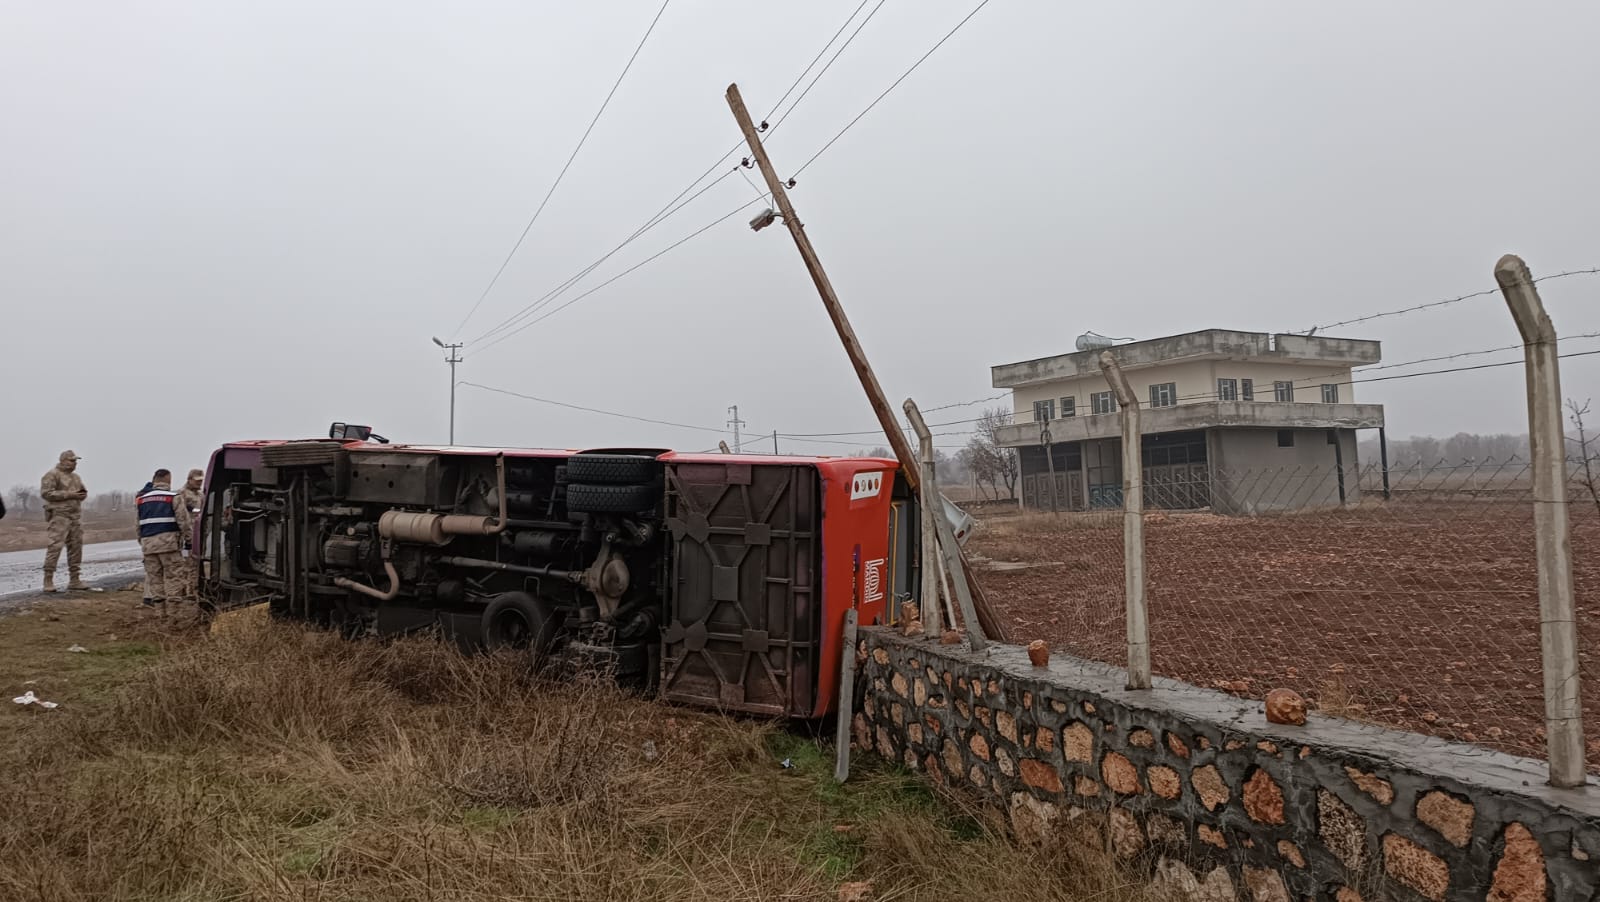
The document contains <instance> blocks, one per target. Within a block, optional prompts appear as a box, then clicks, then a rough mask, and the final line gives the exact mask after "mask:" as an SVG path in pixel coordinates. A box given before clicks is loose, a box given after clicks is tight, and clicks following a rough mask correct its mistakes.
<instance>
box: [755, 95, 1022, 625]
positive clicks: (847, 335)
mask: <svg viewBox="0 0 1600 902" xmlns="http://www.w3.org/2000/svg"><path fill="white" fill-rule="evenodd" d="M727 97H728V108H729V109H731V110H733V117H734V118H735V119H737V120H738V121H739V130H740V131H742V132H744V138H745V142H746V143H747V144H749V145H750V153H751V155H752V156H754V157H755V162H756V165H757V166H759V167H760V169H761V176H762V178H764V179H766V182H767V189H768V190H769V191H771V192H772V199H773V200H774V201H776V202H777V204H778V212H779V213H780V214H781V215H782V216H783V224H784V226H786V227H787V228H788V229H789V234H790V235H792V236H794V243H795V246H796V247H798V248H799V249H800V258H801V260H803V261H805V266H806V271H807V272H809V273H810V274H811V281H812V282H813V283H815V284H816V286H817V293H818V294H820V295H821V296H822V306H823V307H824V308H825V309H826V310H827V311H828V318H829V319H830V320H832V321H833V328H834V331H836V332H838V334H839V340H840V341H841V342H843V343H844V352H845V355H846V356H847V357H849V358H850V366H851V367H853V368H854V369H855V371H856V378H858V379H860V380H861V387H862V389H864V390H865V391H866V393H867V402H868V403H870V404H871V405H872V412H873V413H874V414H876V415H877V417H878V425H880V426H882V427H883V433H884V436H885V437H887V438H888V439H889V447H890V448H892V449H894V456H895V459H897V460H899V461H900V474H901V476H902V477H903V478H904V479H905V481H906V484H907V485H908V486H910V488H911V490H912V491H918V487H919V485H920V483H921V479H920V478H919V475H920V474H919V472H918V463H917V455H916V452H914V451H913V450H912V449H911V442H910V441H908V440H907V439H906V436H905V433H904V432H903V431H901V429H900V424H899V421H898V420H896V419H895V415H894V410H893V409H892V408H890V407H889V399H888V398H887V397H885V396H884V393H883V386H881V385H879V384H878V377H877V375H875V374H874V373H873V372H872V365H871V364H869V363H868V362H867V352H866V351H865V350H864V349H863V348H862V347H861V341H860V339H858V338H856V332H855V330H854V329H852V328H851V327H850V320H849V319H847V318H846V317H845V315H844V306H843V305H841V304H840V303H839V296H838V295H837V294H835V293H834V290H833V283H832V282H829V281H828V274H827V273H826V272H823V270H822V261H821V260H820V259H818V258H817V252H816V249H815V248H813V247H812V246H811V239H810V238H808V237H806V230H805V226H804V225H803V224H802V223H801V222H800V217H799V216H797V215H796V214H795V212H794V205H793V204H791V203H789V195H788V194H787V193H786V192H785V191H784V187H785V185H784V183H783V181H782V180H780V179H779V178H778V172H777V170H776V169H774V168H773V166H772V161H771V160H770V159H768V157H767V149H766V148H765V147H763V146H762V144H761V135H760V133H759V132H758V131H757V129H756V125H755V123H754V122H752V121H751V119H750V111H749V110H747V109H745V105H744V98H743V97H741V96H740V95H739V86H738V85H737V84H732V85H728V94H727ZM770 213H771V211H768V215H767V217H766V218H765V221H762V218H761V217H758V219H757V222H753V223H751V225H752V226H753V227H755V226H757V223H760V225H761V226H765V224H766V222H770ZM922 503H923V504H927V505H939V503H940V502H939V498H938V497H937V495H934V496H933V497H929V493H923V494H922ZM936 509H939V511H940V515H941V516H943V510H942V508H936ZM962 554H963V556H964V554H965V552H963V553H962ZM965 570H966V573H967V584H968V586H970V588H971V590H972V596H973V601H974V602H976V606H977V614H978V617H979V620H980V621H981V622H982V626H983V629H984V632H986V633H987V634H988V635H989V637H991V638H994V639H998V640H1000V641H1005V639H1006V632H1005V630H1004V628H1002V627H1001V625H1000V622H999V621H998V620H997V619H996V618H995V617H994V614H993V612H992V611H991V610H990V609H989V604H988V600H987V599H986V598H985V597H984V595H983V589H982V588H981V587H980V586H979V585H978V581H977V579H975V578H974V577H973V575H972V568H971V567H967V568H965Z"/></svg>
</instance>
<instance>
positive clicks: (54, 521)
mask: <svg viewBox="0 0 1600 902" xmlns="http://www.w3.org/2000/svg"><path fill="white" fill-rule="evenodd" d="M44 517H45V524H46V527H47V528H48V530H49V534H50V547H49V548H47V549H46V550H45V553H44V572H46V573H50V574H54V573H55V572H56V565H57V564H58V563H59V562H60V560H61V549H62V547H65V548H66V549H67V570H68V571H69V572H70V573H71V574H72V575H73V576H77V575H78V571H79V570H81V569H82V568H83V521H82V520H81V519H79V518H78V517H76V516H73V515H72V514H63V513H57V512H55V511H45V512H44Z"/></svg>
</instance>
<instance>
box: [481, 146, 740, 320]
mask: <svg viewBox="0 0 1600 902" xmlns="http://www.w3.org/2000/svg"><path fill="white" fill-rule="evenodd" d="M738 171H739V170H738V168H737V167H735V168H733V169H729V170H728V171H727V172H724V173H723V174H722V175H720V176H718V177H717V178H715V179H713V180H712V181H710V182H709V183H707V184H706V186H705V187H704V188H701V189H700V190H699V191H696V192H695V193H694V195H693V196H691V197H690V198H689V199H688V200H684V201H682V202H681V203H680V202H679V198H681V197H683V194H684V193H687V192H682V193H680V194H679V195H678V197H675V198H673V199H672V203H669V204H668V205H667V206H666V207H663V208H661V210H659V211H658V212H657V213H656V214H655V215H654V216H652V217H650V219H649V220H648V221H647V222H645V224H644V225H642V226H640V227H639V228H638V229H636V230H634V233H633V234H632V235H629V236H628V237H627V238H625V239H623V241H622V242H621V243H620V244H618V245H617V246H616V247H613V248H612V249H611V250H609V251H606V252H605V253H604V254H602V255H600V258H599V259H597V260H595V261H594V262H592V263H590V264H589V265H587V266H585V267H584V268H583V269H581V270H579V271H578V272H577V273H575V274H574V275H572V276H569V277H568V278H567V279H566V281H564V282H562V283H561V284H559V285H557V286H556V287H555V288H552V289H550V290H549V291H547V292H545V293H544V294H543V295H540V296H539V297H538V298H536V299H535V300H534V301H533V302H532V303H530V304H528V305H526V306H524V307H523V308H522V309H521V310H519V311H517V312H516V313H513V314H512V315H510V316H508V317H506V318H505V319H503V320H501V321H500V322H499V323H497V324H495V325H494V326H492V327H491V328H489V329H488V330H487V331H485V332H484V333H482V334H481V335H478V336H477V337H475V338H473V339H472V340H471V341H468V342H467V346H468V347H471V346H473V345H475V344H477V343H478V342H481V341H484V340H486V339H488V338H492V337H494V336H495V335H496V334H498V333H501V332H504V331H505V330H507V329H509V328H511V327H513V326H515V325H517V324H518V323H520V322H523V321H524V320H526V319H527V318H528V317H530V316H532V315H533V314H535V313H537V312H539V311H540V310H541V309H543V308H544V307H546V306H548V305H549V304H550V302H551V301H553V300H555V299H556V298H558V297H560V296H561V295H563V294H565V293H567V291H569V290H571V289H572V287H573V286H575V285H577V284H578V283H579V282H581V281H583V279H585V278H587V277H588V275H589V274H590V273H592V272H594V271H595V270H596V269H598V268H599V267H600V265H601V264H602V263H604V262H606V261H607V260H609V259H611V257H612V256H613V255H615V254H616V253H617V252H618V251H620V250H622V249H623V248H625V247H627V246H628V245H630V244H632V243H633V242H634V241H635V240H637V239H638V238H640V237H641V236H643V235H644V233H646V232H648V231H650V230H651V229H653V228H655V227H656V226H658V225H660V224H661V223H663V222H666V221H667V220H668V219H670V218H671V217H672V215H673V214H674V213H677V212H678V211H679V210H681V209H683V208H684V207H687V206H688V205H689V204H691V203H693V202H694V201H695V200H697V199H699V197H700V196H701V195H702V194H705V193H706V192H707V191H710V190H711V189H712V188H715V187H716V186H717V185H719V184H721V183H722V181H723V180H724V179H726V178H728V177H729V176H731V175H733V174H734V173H735V172H738ZM690 187H693V185H691V186H690ZM673 204H676V206H674V205H673Z"/></svg>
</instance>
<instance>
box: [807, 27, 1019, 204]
mask: <svg viewBox="0 0 1600 902" xmlns="http://www.w3.org/2000/svg"><path fill="white" fill-rule="evenodd" d="M988 5H989V0H981V2H980V3H979V4H978V5H977V6H975V7H973V8H972V12H969V13H967V15H966V16H965V18H963V19H962V20H961V21H960V22H957V23H956V27H954V28H952V29H950V30H949V31H948V32H946V33H945V36H944V37H942V38H940V39H939V41H938V43H936V44H934V45H933V46H932V47H930V48H928V52H927V53H924V54H923V55H922V56H921V57H919V58H918V59H917V61H916V62H914V63H912V64H911V68H909V69H907V70H906V71H905V72H903V73H901V75H900V77H899V78H897V79H895V80H894V83H893V84H891V85H889V87H887V88H885V89H884V90H883V93H882V94H879V95H878V96H877V97H876V98H875V99H874V100H873V101H872V102H871V103H869V104H867V108H866V109H864V110H862V111H861V112H859V113H857V114H856V117H855V118H854V119H851V120H850V121H849V122H847V123H845V126H844V128H841V129H839V133H838V134H836V135H834V136H833V137H832V138H829V139H828V143H826V144H824V145H822V149H821V150H819V151H817V152H816V153H814V154H812V155H811V159H809V160H806V161H805V163H803V164H801V166H800V168H799V169H796V170H795V171H794V175H795V176H799V175H800V173H802V172H805V171H806V167H808V166H810V165H811V164H812V163H815V162H816V160H817V157H820V156H822V155H823V154H824V153H827V152H828V148H830V147H832V146H833V144H834V142H835V141H838V140H839V139H840V138H842V137H844V133H845V132H847V131H849V130H850V129H851V128H853V127H854V126H855V124H856V123H857V122H860V121H861V117H863V116H865V115H867V114H868V113H870V112H872V108H873V107H875V106H877V105H878V103H879V102H880V101H882V100H883V98H885V97H888V96H889V93H890V92H891V91H893V90H894V89H895V88H898V87H899V86H900V83H901V82H903V81H905V80H906V77H907V76H909V75H910V74H911V73H913V72H915V71H917V67H918V66H920V65H922V63H923V62H924V61H925V60H926V59H927V58H928V57H930V56H933V53H934V51H935V50H938V49H939V48H940V47H943V46H944V42H945V41H948V40H950V38H951V37H952V36H953V35H954V34H955V33H956V32H958V31H960V30H961V26H963V25H965V24H967V22H968V21H970V20H971V19H972V17H973V16H976V15H977V14H978V12H979V11H980V10H982V9H983V8H984V7H985V6H988Z"/></svg>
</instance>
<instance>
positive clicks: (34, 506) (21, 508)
mask: <svg viewBox="0 0 1600 902" xmlns="http://www.w3.org/2000/svg"><path fill="white" fill-rule="evenodd" d="M6 505H7V507H8V508H9V513H12V514H15V515H18V516H26V515H28V514H37V513H41V512H43V510H44V502H43V500H42V499H41V498H40V497H39V489H38V487H37V486H32V485H27V484H26V483H24V484H20V485H14V486H12V487H11V488H10V489H9V490H8V491H7V492H6ZM83 508H84V510H87V511H92V512H94V513H97V514H111V513H116V512H117V511H132V510H133V493H132V492H120V491H119V492H101V493H100V494H98V495H92V496H90V498H89V500H87V501H85V502H84V503H83Z"/></svg>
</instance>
